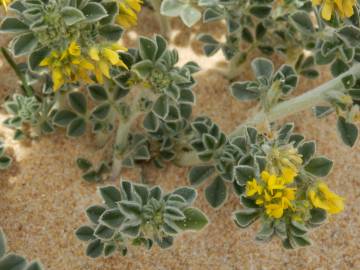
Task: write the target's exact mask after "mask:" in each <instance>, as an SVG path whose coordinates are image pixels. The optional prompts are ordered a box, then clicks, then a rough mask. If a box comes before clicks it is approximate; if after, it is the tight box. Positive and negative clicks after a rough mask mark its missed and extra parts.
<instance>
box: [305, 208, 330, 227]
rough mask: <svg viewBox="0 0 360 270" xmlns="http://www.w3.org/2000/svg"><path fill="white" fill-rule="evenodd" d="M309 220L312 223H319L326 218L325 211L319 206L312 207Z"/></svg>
mask: <svg viewBox="0 0 360 270" xmlns="http://www.w3.org/2000/svg"><path fill="white" fill-rule="evenodd" d="M310 216H311V218H310V220H309V222H310V223H312V224H321V223H323V222H324V221H325V220H326V216H327V215H326V211H325V210H324V209H321V208H313V209H311V210H310Z"/></svg>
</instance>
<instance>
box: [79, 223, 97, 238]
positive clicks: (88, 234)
mask: <svg viewBox="0 0 360 270" xmlns="http://www.w3.org/2000/svg"><path fill="white" fill-rule="evenodd" d="M75 235H76V237H77V238H78V239H79V240H81V241H90V240H94V239H95V236H94V229H93V228H91V227H90V226H81V227H80V228H78V229H77V230H76V231H75Z"/></svg>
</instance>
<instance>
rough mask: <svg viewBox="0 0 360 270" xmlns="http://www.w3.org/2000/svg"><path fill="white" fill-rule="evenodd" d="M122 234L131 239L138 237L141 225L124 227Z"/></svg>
mask: <svg viewBox="0 0 360 270" xmlns="http://www.w3.org/2000/svg"><path fill="white" fill-rule="evenodd" d="M121 232H122V233H124V234H126V235H128V236H131V237H137V236H138V235H139V233H140V225H133V224H126V225H124V226H123V227H122V229H121Z"/></svg>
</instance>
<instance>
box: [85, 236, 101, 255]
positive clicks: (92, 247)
mask: <svg viewBox="0 0 360 270" xmlns="http://www.w3.org/2000/svg"><path fill="white" fill-rule="evenodd" d="M103 251H104V243H102V242H101V240H100V239H96V240H93V241H91V242H90V243H89V245H88V246H87V248H86V255H87V256H89V257H91V258H94V259H95V258H97V257H100V256H101V255H102V254H103Z"/></svg>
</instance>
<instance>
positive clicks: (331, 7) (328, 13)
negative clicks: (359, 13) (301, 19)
mask: <svg viewBox="0 0 360 270" xmlns="http://www.w3.org/2000/svg"><path fill="white" fill-rule="evenodd" d="M312 3H313V5H315V6H318V5H321V4H322V3H323V6H322V11H321V16H322V17H323V18H324V19H325V20H327V21H329V20H330V19H331V17H332V14H333V13H334V12H338V13H339V15H340V17H342V18H344V17H347V18H349V17H351V16H352V15H353V14H354V6H355V4H356V0H324V1H322V0H312Z"/></svg>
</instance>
